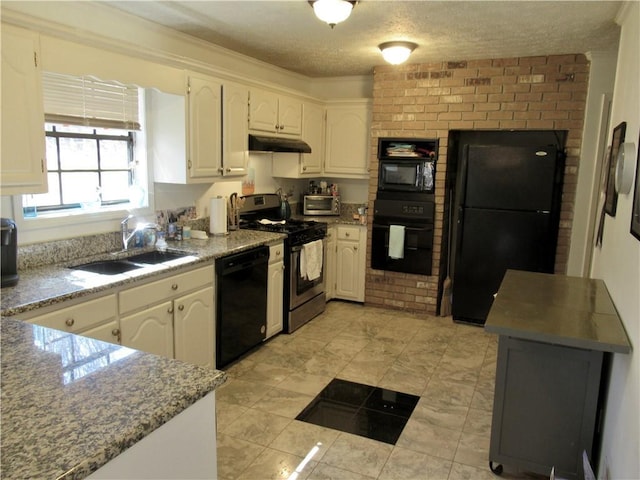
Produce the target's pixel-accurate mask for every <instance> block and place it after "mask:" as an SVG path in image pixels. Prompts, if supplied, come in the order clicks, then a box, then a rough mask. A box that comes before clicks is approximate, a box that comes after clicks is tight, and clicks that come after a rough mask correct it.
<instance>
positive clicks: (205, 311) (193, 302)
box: [173, 287, 216, 369]
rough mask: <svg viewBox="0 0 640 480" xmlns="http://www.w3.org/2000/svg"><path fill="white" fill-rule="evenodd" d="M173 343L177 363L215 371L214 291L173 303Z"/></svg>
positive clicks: (201, 291)
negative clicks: (180, 361) (182, 362)
mask: <svg viewBox="0 0 640 480" xmlns="http://www.w3.org/2000/svg"><path fill="white" fill-rule="evenodd" d="M173 305H174V309H173V310H174V312H173V339H174V354H175V358H176V360H182V361H184V362H188V363H193V364H195V365H201V366H203V367H208V368H212V369H213V368H215V366H216V362H215V359H216V351H215V345H216V342H215V335H216V332H215V328H214V327H215V322H214V320H213V319H214V304H213V287H207V288H203V289H202V290H198V291H196V292H193V293H191V294H189V295H185V296H184V297H180V298H177V299H176V300H174V301H173Z"/></svg>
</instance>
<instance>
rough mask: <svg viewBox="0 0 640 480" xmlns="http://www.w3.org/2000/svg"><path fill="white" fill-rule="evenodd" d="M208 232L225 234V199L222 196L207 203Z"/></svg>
mask: <svg viewBox="0 0 640 480" xmlns="http://www.w3.org/2000/svg"><path fill="white" fill-rule="evenodd" d="M209 233H211V234H213V235H226V234H227V201H226V199H225V198H224V197H220V196H218V197H216V198H212V199H211V203H210V205H209Z"/></svg>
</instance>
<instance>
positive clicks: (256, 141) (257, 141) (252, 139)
mask: <svg viewBox="0 0 640 480" xmlns="http://www.w3.org/2000/svg"><path fill="white" fill-rule="evenodd" d="M249 151H250V152H285V153H311V147H310V146H309V145H308V144H307V143H305V142H303V141H302V140H298V139H295V138H281V137H266V136H263V135H251V134H249Z"/></svg>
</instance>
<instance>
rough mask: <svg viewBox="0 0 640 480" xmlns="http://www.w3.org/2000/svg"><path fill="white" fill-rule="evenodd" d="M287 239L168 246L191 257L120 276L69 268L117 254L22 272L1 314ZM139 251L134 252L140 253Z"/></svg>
mask: <svg viewBox="0 0 640 480" xmlns="http://www.w3.org/2000/svg"><path fill="white" fill-rule="evenodd" d="M283 238H285V236H284V235H281V234H277V233H268V232H257V231H252V230H239V231H235V232H231V233H230V234H229V235H226V236H220V237H213V236H212V237H210V238H209V239H207V240H195V239H192V240H184V241H181V242H172V243H169V249H177V250H181V251H185V252H189V253H190V254H191V255H189V256H187V257H184V258H181V259H178V260H174V261H172V262H169V263H168V264H161V265H154V266H150V267H148V268H143V269H138V270H133V271H130V272H126V273H122V274H118V275H100V274H96V273H91V272H85V271H81V270H71V269H69V268H66V267H67V266H70V265H79V264H81V263H86V262H89V261H95V260H104V259H108V258H111V259H113V258H115V257H116V256H123V255H124V254H123V253H122V252H120V253H118V254H103V255H95V256H92V257H90V258H78V259H75V260H74V261H72V262H65V263H58V264H54V265H47V266H43V267H38V268H30V269H26V270H20V271H19V272H18V273H19V275H20V281H19V282H18V284H17V285H16V286H14V287H5V288H3V289H2V291H1V298H0V313H2V315H4V316H11V315H18V314H20V313H23V312H27V311H30V310H34V309H37V308H41V307H45V306H48V305H52V304H55V303H58V302H62V301H65V300H70V299H72V298H77V297H81V296H83V295H88V294H91V293H96V292H100V291H104V290H107V289H109V288H112V287H118V286H121V285H128V284H131V283H133V282H135V281H137V280H141V279H144V278H151V277H153V276H157V275H161V274H164V273H167V272H171V271H173V270H177V269H180V268H183V267H185V266H187V265H196V264H202V263H206V262H211V261H212V260H214V259H215V258H219V257H222V256H225V255H230V254H233V253H237V252H241V251H243V250H247V249H249V248H252V247H257V246H259V245H268V244H271V243H274V242H277V241H280V240H282V239H283ZM140 251H143V250H140V249H136V251H135V252H132V253H139V252H140Z"/></svg>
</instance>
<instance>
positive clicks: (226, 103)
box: [222, 83, 249, 176]
mask: <svg viewBox="0 0 640 480" xmlns="http://www.w3.org/2000/svg"><path fill="white" fill-rule="evenodd" d="M222 99H223V104H222V116H223V121H222V139H223V142H222V147H223V151H222V166H223V168H224V175H225V176H232V175H246V174H247V161H248V156H249V146H248V134H249V131H248V130H249V129H248V125H247V118H248V116H249V103H248V102H249V89H248V88H247V87H245V86H243V85H238V84H229V83H225V84H224V85H223V87H222Z"/></svg>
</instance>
